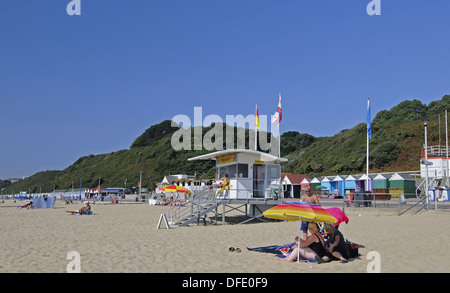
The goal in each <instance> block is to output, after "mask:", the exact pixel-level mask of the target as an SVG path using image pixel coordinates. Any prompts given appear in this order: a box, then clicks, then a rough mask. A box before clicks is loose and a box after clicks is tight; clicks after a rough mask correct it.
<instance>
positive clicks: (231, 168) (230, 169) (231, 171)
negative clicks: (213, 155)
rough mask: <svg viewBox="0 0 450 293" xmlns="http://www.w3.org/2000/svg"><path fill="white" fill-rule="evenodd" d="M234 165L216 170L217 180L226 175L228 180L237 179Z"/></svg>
mask: <svg viewBox="0 0 450 293" xmlns="http://www.w3.org/2000/svg"><path fill="white" fill-rule="evenodd" d="M236 167H237V166H236V164H233V165H228V166H222V167H219V168H218V172H217V174H219V179H220V178H222V177H223V176H225V174H228V178H236V177H237V172H236V171H237V170H236V169H237V168H236Z"/></svg>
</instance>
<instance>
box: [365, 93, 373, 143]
mask: <svg viewBox="0 0 450 293" xmlns="http://www.w3.org/2000/svg"><path fill="white" fill-rule="evenodd" d="M366 122H367V135H368V136H369V139H372V125H371V123H370V100H369V99H367V118H366Z"/></svg>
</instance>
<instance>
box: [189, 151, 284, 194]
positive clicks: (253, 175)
mask: <svg viewBox="0 0 450 293" xmlns="http://www.w3.org/2000/svg"><path fill="white" fill-rule="evenodd" d="M195 160H215V161H216V179H217V180H220V179H221V178H223V177H224V176H225V175H228V178H229V180H230V182H229V185H231V188H230V189H229V192H228V196H227V198H228V199H253V198H271V197H272V194H273V192H272V191H273V189H279V188H281V187H282V186H281V165H280V163H281V162H287V159H284V158H279V157H276V156H274V155H271V154H268V153H264V152H260V151H255V150H247V149H231V150H223V151H218V152H214V153H210V154H205V155H201V156H197V157H193V158H189V159H188V161H195Z"/></svg>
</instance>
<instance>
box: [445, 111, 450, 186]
mask: <svg viewBox="0 0 450 293" xmlns="http://www.w3.org/2000/svg"><path fill="white" fill-rule="evenodd" d="M445 152H446V162H447V173H446V175H447V178H446V179H447V184H446V185H445V186H447V187H448V184H449V183H448V176H449V174H448V128H447V110H445Z"/></svg>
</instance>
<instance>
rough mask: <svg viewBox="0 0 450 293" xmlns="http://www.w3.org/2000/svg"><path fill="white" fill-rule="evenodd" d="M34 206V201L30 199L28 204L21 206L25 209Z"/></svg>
mask: <svg viewBox="0 0 450 293" xmlns="http://www.w3.org/2000/svg"><path fill="white" fill-rule="evenodd" d="M32 207H33V201H30V202H29V203H27V204H26V205H23V206H21V208H23V209H31V208H32Z"/></svg>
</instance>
